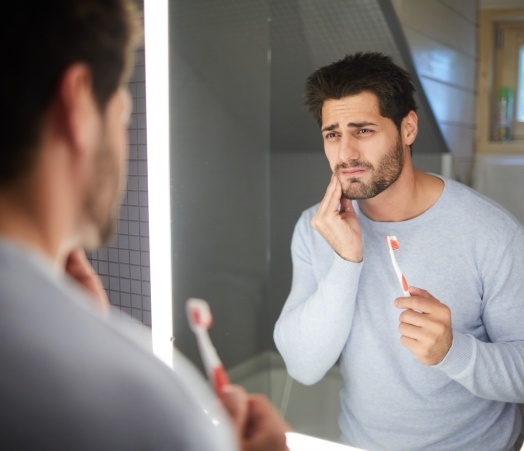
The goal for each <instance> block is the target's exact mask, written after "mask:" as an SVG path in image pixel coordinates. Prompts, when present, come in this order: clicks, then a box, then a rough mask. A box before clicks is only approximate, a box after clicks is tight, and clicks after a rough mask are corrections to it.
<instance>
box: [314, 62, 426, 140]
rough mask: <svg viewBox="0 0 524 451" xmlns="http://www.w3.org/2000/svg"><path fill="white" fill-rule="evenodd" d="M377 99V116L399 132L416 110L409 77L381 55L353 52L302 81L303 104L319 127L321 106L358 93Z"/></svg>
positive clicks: (412, 87)
mask: <svg viewBox="0 0 524 451" xmlns="http://www.w3.org/2000/svg"><path fill="white" fill-rule="evenodd" d="M364 91H367V92H371V93H373V94H375V95H376V96H377V99H378V105H379V110H380V114H381V115H382V116H384V117H387V118H390V119H391V120H392V121H393V122H394V123H395V125H396V127H397V129H398V130H400V124H401V123H402V119H404V117H406V115H407V114H408V113H409V112H410V111H412V110H413V111H416V110H417V105H416V104H415V100H414V98H413V94H414V92H415V88H414V86H413V83H412V81H411V76H410V74H409V73H408V72H407V71H405V70H404V69H402V68H401V67H399V66H397V65H396V64H395V63H394V62H393V60H392V59H391V58H390V57H388V56H386V55H383V54H381V53H372V52H370V53H356V54H354V55H347V56H346V57H345V58H343V59H341V60H340V61H337V62H335V63H332V64H330V65H328V66H324V67H321V68H320V69H318V70H316V71H315V72H313V74H311V75H310V76H309V77H308V79H307V82H306V88H305V98H306V105H307V106H308V108H309V111H311V112H312V113H313V116H314V117H315V119H316V120H317V122H318V123H319V125H322V106H323V105H324V102H325V101H326V100H329V99H335V100H339V99H342V98H343V97H347V96H352V95H356V94H359V93H361V92H364Z"/></svg>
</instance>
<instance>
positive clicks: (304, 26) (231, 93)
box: [148, 0, 476, 440]
mask: <svg viewBox="0 0 524 451" xmlns="http://www.w3.org/2000/svg"><path fill="white" fill-rule="evenodd" d="M401 3H402V2H394V1H393V2H392V1H387V0H367V1H366V2H360V1H356V0H355V1H351V2H342V1H337V0H328V1H323V2H307V1H300V0H289V1H285V2H282V1H274V0H250V1H238V0H224V1H221V2H216V1H213V0H192V1H191V2H188V1H184V0H172V1H170V2H169V16H168V20H169V46H170V48H169V74H170V76H169V92H170V95H169V99H168V100H169V113H170V123H169V129H170V136H171V140H170V167H169V172H170V174H171V176H170V193H171V211H172V213H171V216H172V231H171V233H172V234H171V240H172V249H171V251H172V280H171V282H172V292H173V323H174V337H175V345H176V346H177V348H178V349H180V350H181V351H182V352H183V353H184V354H186V355H187V356H188V357H189V358H190V359H191V360H192V361H193V362H194V363H195V364H197V366H199V367H200V368H202V366H201V362H200V356H199V354H198V350H197V345H196V341H195V338H194V336H193V334H192V332H191V331H190V329H189V326H188V324H187V321H186V317H185V311H184V304H185V301H186V299H188V298H189V297H200V298H203V299H206V300H207V301H208V302H209V304H210V306H211V309H212V312H213V316H214V326H213V327H212V329H211V330H210V335H211V337H212V339H213V341H214V344H215V346H216V348H217V350H218V352H219V354H220V356H221V358H222V360H223V362H224V364H225V366H226V368H227V369H228V371H229V373H230V376H231V378H232V380H233V381H235V382H239V383H242V384H243V385H244V386H246V388H247V389H248V390H250V391H257V392H263V393H265V394H267V395H268V396H269V397H270V398H271V399H272V401H273V403H274V404H275V406H276V407H278V408H280V409H281V410H282V411H285V412H286V413H287V414H288V415H286V417H287V418H288V419H289V421H290V423H291V424H292V425H293V426H295V427H296V428H297V430H298V431H300V432H304V433H307V434H310V435H316V436H319V437H323V438H327V439H331V440H337V439H338V435H339V432H338V427H337V421H336V417H337V413H338V384H339V382H338V374H337V369H336V368H334V369H333V372H332V373H330V374H328V375H327V377H326V378H324V380H323V381H322V382H321V383H319V384H318V385H317V386H315V387H314V388H310V387H303V386H300V385H299V384H297V383H291V381H290V379H289V378H288V377H287V374H286V371H285V368H284V367H283V364H282V361H281V359H280V357H279V355H278V353H277V352H276V350H275V347H274V344H273V339H272V332H273V326H274V323H275V321H276V319H277V317H278V315H279V314H280V311H281V308H282V305H283V303H284V301H285V299H286V297H287V294H288V291H289V287H290V280H291V261H290V254H289V246H290V241H291V235H292V232H293V227H294V224H295V222H296V220H297V219H298V217H299V215H300V212H301V211H302V210H304V209H305V208H307V207H309V206H311V205H313V204H315V203H317V202H318V201H319V200H320V199H321V197H322V194H323V192H324V191H325V187H326V185H327V182H328V180H329V177H330V170H329V167H328V164H327V161H326V160H325V157H324V155H323V152H322V142H321V137H320V133H319V132H318V127H317V125H316V123H315V122H314V120H313V119H312V118H311V117H310V116H309V113H308V112H307V111H306V109H305V107H304V106H303V100H302V88H303V84H304V81H305V78H306V77H307V75H309V74H310V73H311V72H312V71H313V70H315V69H316V68H318V67H320V66H322V65H324V64H328V63H330V62H332V61H335V60H337V59H339V58H341V57H342V56H343V55H344V54H346V53H351V52H354V51H360V50H374V51H382V52H384V53H388V54H390V55H392V56H393V57H394V59H395V60H396V61H398V62H399V63H403V64H404V65H405V66H406V67H407V68H409V69H411V70H412V71H413V72H415V68H414V67H413V60H412V56H411V54H410V52H409V48H408V45H407V42H406V37H405V36H404V34H403V32H402V28H401V24H400V22H399V20H398V18H397V16H396V13H395V10H394V7H395V6H396V7H399V8H401V7H402V4H401ZM465 3H467V7H465V9H467V8H469V10H468V11H469V12H471V11H474V9H475V8H476V3H475V2H474V1H471V2H465ZM415 4H418V3H416V2H415ZM355 5H358V8H356V7H355ZM439 7H442V8H441V9H440V10H439V13H440V14H441V17H439V18H438V20H439V23H446V22H447V21H448V18H449V16H450V15H452V16H453V17H455V16H457V15H460V14H458V13H457V12H456V11H455V12H453V11H451V10H449V9H446V8H445V7H444V6H443V5H439ZM417 12H418V13H420V12H421V11H419V10H418V9H417ZM461 14H462V15H464V13H463V12H462V13H461ZM459 28H460V27H459ZM462 28H463V27H462ZM470 28H471V33H470V36H469V38H470V39H471V40H472V41H474V39H475V38H474V36H475V27H474V26H472V27H470ZM470 28H468V30H469V29H470ZM411 38H413V39H415V40H416V38H417V37H416V36H415V37H413V36H411ZM451 63H452V62H451ZM471 64H472V65H474V64H475V58H474V56H473V57H472V58H471ZM428 78H429V77H428ZM416 83H417V87H418V89H417V90H418V92H419V93H422V92H423V89H422V86H421V84H420V81H419V80H418V79H417V80H416ZM440 97H441V98H443V97H442V96H440ZM417 101H418V103H419V105H420V111H419V116H420V122H421V124H422V125H421V132H420V135H419V138H418V139H417V145H416V149H415V152H418V153H417V155H416V159H417V160H418V162H417V165H418V167H420V168H421V169H424V170H429V171H432V172H439V173H442V172H443V171H445V170H446V167H445V162H444V158H443V153H444V152H447V151H448V150H449V148H450V147H451V148H453V145H454V144H456V143H453V140H452V139H449V136H451V138H453V136H454V135H453V133H454V132H455V131H457V130H455V129H454V132H453V133H450V134H449V136H447V137H446V140H445V139H444V138H443V136H442V134H441V132H440V129H439V126H438V125H437V122H436V121H437V120H436V119H435V117H434V115H433V113H432V110H431V107H430V106H429V101H428V99H426V98H425V97H424V96H423V95H422V97H419V98H418V99H417ZM442 111H444V110H442ZM444 115H445V114H444ZM438 119H439V120H442V118H438ZM444 119H445V118H444ZM464 128H468V127H467V126H464ZM458 129H460V127H458ZM469 129H471V127H469V128H468V130H469ZM148 132H149V130H148ZM462 136H463V135H462ZM469 136H470V138H471V142H472V140H473V134H472V132H471V134H470V135H469ZM463 144H464V142H462V143H460V145H461V146H463ZM429 150H431V152H429ZM153 151H154V150H153V149H150V153H151V152H153ZM424 152H427V153H424ZM151 177H155V174H154V173H150V178H151ZM153 233H155V232H154V231H153V229H151V234H153ZM290 395H291V396H292V397H295V398H296V399H299V400H301V402H300V403H299V404H296V405H292V404H293V403H289V400H290ZM312 405H314V406H315V409H314V410H315V412H313V411H312V409H311V406H312ZM304 413H305V415H304ZM295 414H296V415H297V417H296V418H298V417H300V420H299V421H298V420H297V421H295V419H294V418H293V417H294V415H295ZM298 423H299V424H298Z"/></svg>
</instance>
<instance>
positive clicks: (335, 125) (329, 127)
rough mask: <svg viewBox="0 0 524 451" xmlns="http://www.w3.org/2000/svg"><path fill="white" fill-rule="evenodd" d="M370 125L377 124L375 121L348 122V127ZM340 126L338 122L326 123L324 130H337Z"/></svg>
mask: <svg viewBox="0 0 524 451" xmlns="http://www.w3.org/2000/svg"><path fill="white" fill-rule="evenodd" d="M370 125H374V126H376V125H377V124H375V123H374V122H366V121H364V122H348V124H347V126H348V128H363V127H369V126H370ZM337 128H339V125H338V122H337V123H335V124H331V125H326V126H325V127H322V130H321V131H322V132H332V131H333V130H336V129H337Z"/></svg>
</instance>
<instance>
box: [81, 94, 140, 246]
mask: <svg viewBox="0 0 524 451" xmlns="http://www.w3.org/2000/svg"><path fill="white" fill-rule="evenodd" d="M130 110H131V99H130V96H129V93H128V92H127V91H126V90H125V89H123V88H122V89H119V90H118V91H117V92H116V93H115V94H114V95H113V96H112V97H111V99H110V100H109V103H108V105H107V107H106V110H105V111H104V113H103V114H102V116H101V121H102V127H101V133H100V139H99V144H98V150H97V152H96V153H95V155H94V158H93V165H92V177H91V183H90V185H89V187H88V189H87V192H86V196H85V203H84V205H85V208H84V211H85V214H86V219H87V221H88V223H89V224H90V227H89V228H90V229H91V230H92V232H93V233H91V234H90V235H91V236H90V239H89V241H90V242H89V243H88V247H90V248H94V247H98V246H100V245H102V244H107V242H108V240H109V239H110V238H111V235H112V233H113V230H114V225H115V220H116V216H117V212H118V207H119V204H120V200H121V195H122V193H123V191H124V187H125V181H126V179H127V154H128V152H127V124H128V120H129V115H130Z"/></svg>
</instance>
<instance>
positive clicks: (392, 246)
mask: <svg viewBox="0 0 524 451" xmlns="http://www.w3.org/2000/svg"><path fill="white" fill-rule="evenodd" d="M386 242H387V243H388V249H389V255H390V256H391V263H393V268H394V269H395V273H396V274H397V277H398V280H399V282H400V286H401V288H402V291H403V292H404V296H411V295H410V294H409V290H408V288H409V285H408V283H407V281H406V278H405V277H404V274H402V271H401V270H400V267H399V266H398V263H397V260H396V259H395V253H394V252H395V251H397V250H399V249H400V246H399V244H398V240H397V237H396V236H394V235H388V236H387V237H386Z"/></svg>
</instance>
